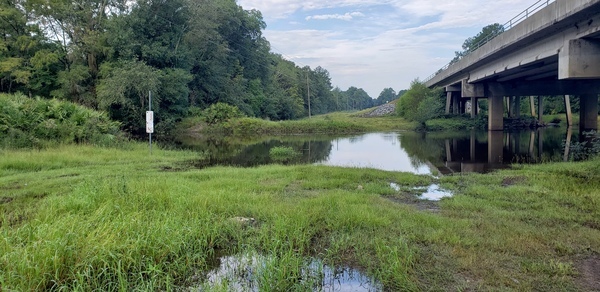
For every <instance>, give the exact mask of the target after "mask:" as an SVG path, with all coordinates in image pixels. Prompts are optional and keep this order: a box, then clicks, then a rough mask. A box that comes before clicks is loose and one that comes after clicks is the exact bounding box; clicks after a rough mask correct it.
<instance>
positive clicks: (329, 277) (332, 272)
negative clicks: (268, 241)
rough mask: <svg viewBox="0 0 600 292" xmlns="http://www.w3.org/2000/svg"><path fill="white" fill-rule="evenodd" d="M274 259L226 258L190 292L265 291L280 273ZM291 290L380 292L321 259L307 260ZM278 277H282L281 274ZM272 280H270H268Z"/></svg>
mask: <svg viewBox="0 0 600 292" xmlns="http://www.w3.org/2000/svg"><path fill="white" fill-rule="evenodd" d="M274 261H276V259H274V258H273V257H267V256H262V255H257V254H245V255H237V256H225V257H222V258H220V265H219V266H218V267H217V268H215V269H214V270H212V271H210V272H208V274H207V275H206V276H205V278H204V279H205V281H204V282H203V283H202V284H201V285H200V286H198V287H196V288H192V289H190V290H189V291H214V290H220V291H264V290H265V289H268V288H269V287H265V286H263V285H269V284H268V282H270V281H269V280H271V281H273V280H274V279H275V278H276V277H277V275H272V274H273V273H277V272H279V270H278V269H277V268H276V266H277V263H275V262H274ZM300 270H301V271H300V276H298V279H297V280H296V283H294V284H295V285H296V286H295V287H294V288H299V287H298V286H300V287H301V288H302V290H312V291H336V292H337V291H340V292H346V291H382V290H383V287H382V286H381V285H380V284H378V283H376V282H375V281H374V280H373V279H371V278H369V277H367V276H365V275H363V274H362V273H361V272H360V271H358V270H355V269H351V268H339V267H330V266H328V265H325V264H323V262H322V261H320V260H315V259H313V260H309V261H307V262H306V263H305V265H304V266H303V267H302V268H301V269H300ZM280 276H281V275H280ZM270 278H271V279H270Z"/></svg>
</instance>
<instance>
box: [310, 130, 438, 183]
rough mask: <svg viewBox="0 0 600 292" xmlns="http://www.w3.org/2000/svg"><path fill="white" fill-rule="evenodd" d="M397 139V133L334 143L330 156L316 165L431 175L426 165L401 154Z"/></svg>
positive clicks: (401, 148)
mask: <svg viewBox="0 0 600 292" xmlns="http://www.w3.org/2000/svg"><path fill="white" fill-rule="evenodd" d="M400 136H401V135H400V134H398V133H370V134H364V135H361V136H357V137H351V138H342V139H336V140H335V141H334V142H333V148H332V149H331V153H330V154H329V155H328V156H327V157H324V158H323V160H321V161H319V162H318V163H320V164H324V165H331V166H344V167H368V168H376V169H382V170H388V171H403V172H412V173H416V174H431V170H430V169H429V166H427V163H426V162H421V161H415V160H414V159H412V158H411V157H410V156H409V155H408V153H407V152H406V151H404V149H403V147H402V146H401V142H400Z"/></svg>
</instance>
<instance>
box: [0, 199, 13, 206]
mask: <svg viewBox="0 0 600 292" xmlns="http://www.w3.org/2000/svg"><path fill="white" fill-rule="evenodd" d="M13 200H14V198H10V197H0V205H2V204H8V203H10V202H12V201H13Z"/></svg>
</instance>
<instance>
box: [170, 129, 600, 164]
mask: <svg viewBox="0 0 600 292" xmlns="http://www.w3.org/2000/svg"><path fill="white" fill-rule="evenodd" d="M594 137H595V136H594ZM594 139H597V138H594ZM590 140H591V138H590V137H589V136H584V135H580V133H579V132H578V130H577V129H575V130H571V129H566V128H542V129H538V130H526V131H518V132H487V131H463V132H431V133H415V132H388V133H365V134H357V135H346V136H314V135H312V136H282V137H262V138H260V139H258V140H246V141H242V140H232V139H230V138H228V139H212V140H188V141H184V142H182V143H183V146H184V147H186V148H191V149H195V150H197V151H204V152H205V153H207V154H208V156H209V158H208V159H206V160H205V161H201V162H200V165H199V166H200V167H208V166H213V165H227V166H238V167H254V166H259V165H267V164H272V163H283V164H322V165H332V166H342V167H361V168H362V167H367V168H375V169H382V170H388V171H402V172H411V173H415V174H434V175H437V174H450V173H459V172H481V173H484V172H489V171H492V170H495V169H502V168H508V167H510V165H511V164H523V163H524V164H530V163H541V162H554V161H569V160H581V159H585V154H586V153H587V152H589V147H583V145H585V143H586V141H590ZM280 147H286V148H288V149H289V148H291V149H293V150H294V152H296V153H297V155H295V156H293V157H290V158H288V159H276V158H275V157H273V156H272V154H270V151H271V149H273V148H280Z"/></svg>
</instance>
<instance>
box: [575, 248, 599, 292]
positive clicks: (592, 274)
mask: <svg viewBox="0 0 600 292" xmlns="http://www.w3.org/2000/svg"><path fill="white" fill-rule="evenodd" d="M579 272H580V273H581V279H580V281H581V286H582V288H583V290H585V291H600V256H599V255H595V256H592V257H591V258H588V259H585V260H583V261H582V262H581V264H580V268H579Z"/></svg>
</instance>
